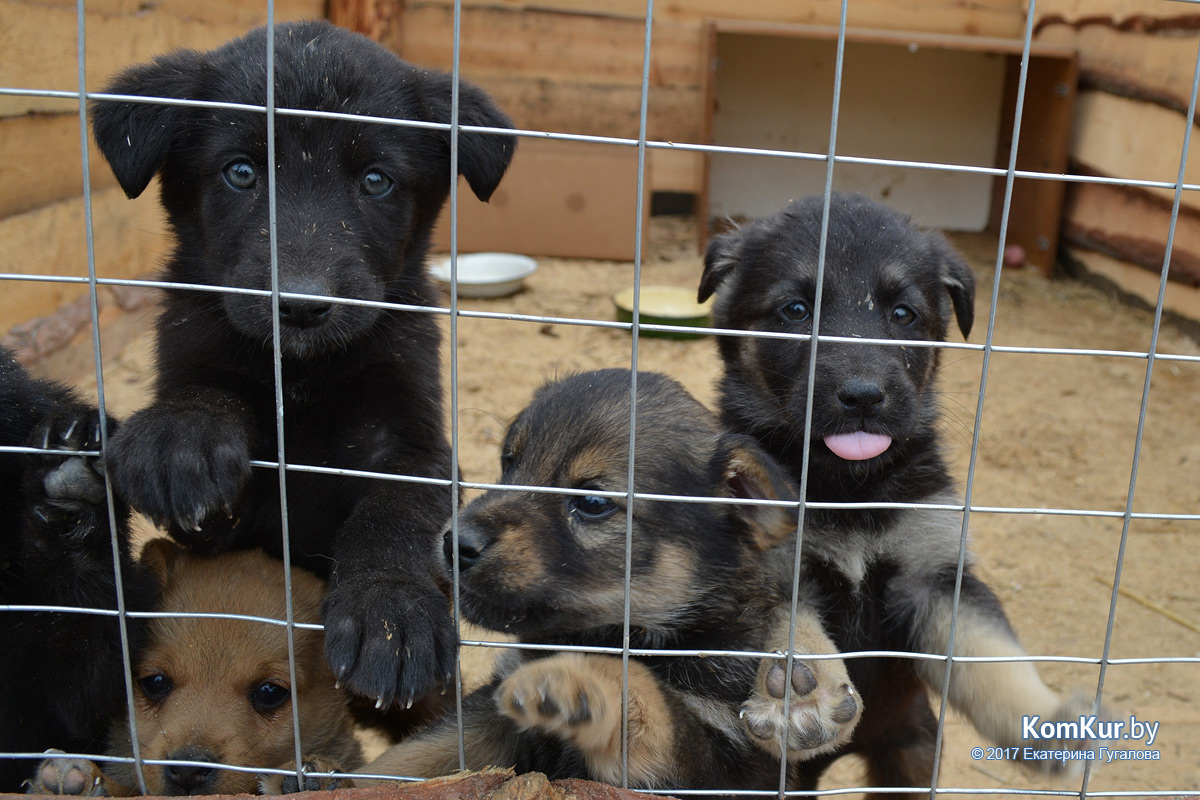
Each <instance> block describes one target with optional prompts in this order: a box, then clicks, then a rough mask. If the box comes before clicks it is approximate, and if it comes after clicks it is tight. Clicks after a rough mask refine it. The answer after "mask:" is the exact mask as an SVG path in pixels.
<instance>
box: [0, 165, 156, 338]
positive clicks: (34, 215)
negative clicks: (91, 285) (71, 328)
mask: <svg viewBox="0 0 1200 800" xmlns="http://www.w3.org/2000/svg"><path fill="white" fill-rule="evenodd" d="M92 217H93V230H94V232H95V253H96V274H97V276H99V277H102V278H134V277H137V276H141V275H145V274H147V273H150V272H153V271H154V270H155V269H156V268H157V267H158V265H159V263H160V261H161V259H162V256H163V254H164V253H165V252H166V250H167V248H168V246H169V243H170V239H169V237H168V235H167V228H166V221H165V219H164V217H163V214H162V210H161V209H160V207H159V205H158V198H157V192H147V193H146V194H144V195H142V196H141V197H139V198H138V199H137V200H127V199H126V198H125V194H124V193H123V192H122V191H121V190H120V189H116V188H113V189H106V190H103V191H100V192H96V193H94V194H93V195H92ZM0 273H4V274H12V273H19V274H30V275H35V276H43V275H56V276H64V275H66V276H86V275H87V247H86V239H85V230H84V215H83V198H81V197H77V198H73V199H71V200H65V201H63V202H60V203H54V204H51V205H48V206H45V207H43V208H39V209H37V210H35V211H30V212H27V213H25V214H17V215H15V216H11V217H9V218H7V219H4V220H0ZM0 286H2V287H3V291H0V331H7V330H8V329H9V328H11V327H12V326H14V325H16V324H18V323H21V322H23V321H25V320H27V319H29V318H31V317H38V316H44V315H46V314H50V313H51V312H53V311H54V310H55V309H57V308H59V307H60V306H62V305H65V304H66V303H68V302H70V301H72V300H74V299H75V298H77V297H80V296H82V295H84V294H85V293H86V292H87V285H86V284H82V283H49V282H44V281H32V280H28V281H26V280H4V281H2V282H0Z"/></svg>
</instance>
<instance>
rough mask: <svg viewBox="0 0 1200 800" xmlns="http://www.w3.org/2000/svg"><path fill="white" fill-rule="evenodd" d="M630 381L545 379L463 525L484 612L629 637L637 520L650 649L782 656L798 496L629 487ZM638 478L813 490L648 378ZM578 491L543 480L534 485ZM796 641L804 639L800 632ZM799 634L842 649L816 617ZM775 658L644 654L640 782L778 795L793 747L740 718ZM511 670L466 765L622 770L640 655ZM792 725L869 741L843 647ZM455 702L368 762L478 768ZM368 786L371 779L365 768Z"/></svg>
mask: <svg viewBox="0 0 1200 800" xmlns="http://www.w3.org/2000/svg"><path fill="white" fill-rule="evenodd" d="M630 381H631V373H630V372H629V371H627V370H603V371H599V372H589V373H584V374H580V375H575V376H573V377H569V378H566V379H564V380H561V381H558V382H556V383H552V384H549V385H547V386H545V387H543V388H542V389H541V390H540V391H538V392H537V394H536V395H535V397H534V399H533V402H532V403H531V404H530V406H529V407H528V408H526V409H525V410H524V411H523V412H522V413H521V414H520V415H519V416H518V417H517V419H516V420H515V421H514V422H513V424H512V426H511V427H510V428H509V431H508V434H507V437H506V439H505V442H504V450H503V456H502V469H503V474H502V476H501V482H502V483H504V484H510V485H512V486H513V487H514V488H513V489H511V490H493V491H490V492H488V493H487V494H485V495H483V496H482V497H480V498H478V499H477V500H475V501H474V502H472V503H471V504H470V505H469V506H468V507H467V508H466V510H465V511H464V512H463V514H462V517H461V520H460V524H459V527H458V542H457V545H458V546H457V550H455V549H454V547H453V537H452V536H451V534H449V533H448V534H447V537H446V547H445V550H446V559H447V567H448V568H449V566H450V564H451V563H452V559H453V558H454V557H455V556H456V555H457V559H458V563H459V568H460V570H461V584H460V587H461V588H460V596H461V599H462V609H463V614H464V616H465V617H466V618H467V619H468V620H469V621H471V622H472V623H475V624H477V625H481V626H483V627H486V628H490V629H493V630H498V631H505V632H508V633H510V634H514V635H516V636H517V637H518V638H519V639H520V641H522V642H526V643H542V644H549V645H555V646H569V645H591V646H606V647H620V646H621V643H622V622H623V619H624V614H625V563H626V526H627V525H628V524H629V523H630V516H632V543H631V547H632V561H631V564H632V572H631V575H630V588H629V625H630V644H631V646H632V647H633V648H650V649H665V650H703V651H710V652H711V651H729V650H735V651H739V650H740V651H754V652H764V651H769V650H771V649H774V648H776V647H779V646H781V645H780V643H778V642H776V641H774V640H773V639H772V638H771V637H772V636H774V635H776V634H777V632H778V630H779V621H780V619H781V617H786V615H787V608H788V607H787V602H788V600H787V596H786V595H785V594H784V593H783V592H782V591H779V590H778V589H777V587H776V585H775V582H774V581H773V580H772V579H771V577H770V576H771V574H772V571H771V570H770V569H769V568H767V566H766V563H767V562H768V561H769V560H771V559H774V558H776V557H777V556H778V554H777V553H774V552H771V551H772V548H774V547H776V546H777V545H779V544H780V543H781V542H783V541H790V540H791V537H792V534H794V532H795V525H796V523H795V514H794V511H793V510H792V509H783V508H780V507H778V506H769V505H754V504H718V503H714V502H706V501H705V500H703V499H701V500H693V501H690V502H672V501H664V500H651V499H637V500H635V501H634V503H633V506H632V508H630V507H629V506H628V505H627V502H626V498H625V497H624V496H610V495H609V494H606V493H612V492H617V493H623V492H625V491H626V487H627V485H628V477H629V473H628V469H629V461H628V459H629V432H630V404H631V397H630ZM636 442H637V443H636V451H635V452H636V458H635V460H634V486H635V487H636V490H637V491H638V492H639V493H648V494H654V495H671V496H684V497H698V498H713V499H716V498H742V499H757V500H788V501H794V500H795V499H796V498H795V493H794V489H793V487H792V484H791V482H790V480H789V479H788V478H787V476H786V474H785V473H784V472H783V471H782V470H781V469H780V468H779V467H778V465H777V464H775V462H774V461H773V460H772V459H771V458H770V457H769V456H767V455H766V454H765V453H764V452H763V451H762V450H761V449H760V448H759V446H758V445H757V444H756V443H755V442H754V441H753V440H752V439H749V438H747V437H743V436H732V435H728V434H726V433H725V432H724V431H723V430H722V429H721V426H720V424H719V423H718V421H717V419H716V417H715V415H713V414H711V413H710V412H708V411H707V410H706V409H705V408H703V407H702V406H701V405H700V404H699V403H698V402H696V400H694V399H693V398H692V397H691V396H690V395H689V394H688V393H687V392H686V391H685V390H684V389H683V388H682V387H681V386H679V385H678V384H677V383H675V382H674V381H672V380H671V379H669V378H667V377H665V376H662V375H658V374H653V373H642V374H639V376H638V390H637V440H636ZM523 486H524V487H556V488H561V489H565V490H572V491H573V492H574V493H571V494H567V493H564V492H556V491H549V492H545V491H531V490H529V489H522V488H519V487H523ZM785 643H786V642H785ZM798 648H799V649H800V650H801V652H806V653H833V652H835V651H834V650H833V648H832V645H831V643H830V642H829V640H828V639H827V638H826V637H825V636H824V634H823V633H822V632H821V629H820V626H819V624H817V622H816V620H815V619H814V618H812V617H811V616H805V617H803V618H802V620H801V629H800V632H799V634H798ZM758 661H759V660H758V659H755V658H741V657H735V656H708V657H696V656H684V655H661V656H646V657H633V658H631V659H630V661H629V703H628V720H629V722H628V779H629V785H630V786H632V787H635V788H642V789H646V788H660V789H672V788H675V789H680V788H683V789H687V788H691V789H699V788H707V789H713V790H718V789H772V788H774V787H775V786H776V785H777V783H778V779H779V761H778V758H777V756H774V755H772V754H770V753H768V752H767V751H766V750H765V749H764V748H760V747H757V746H755V744H754V743H753V742H752V741H751V737H750V735H749V734H748V732H747V726H746V723H745V722H744V721H743V720H742V719H740V718H739V717H740V715H741V713H742V711H743V708H742V706H743V703H744V702H745V701H746V698H747V697H749V696H750V695H751V693H752V690H753V687H754V686H755V684H756V681H757V682H759V683H760V684H762V685H763V686H764V689H763V692H764V694H765V695H766V696H767V698H768V699H767V700H766V701H765V704H766V706H768V708H767V709H765V711H767V712H769V713H764V709H763V708H760V707H758V706H757V705H753V704H752V707H751V708H750V709H748V710H749V711H750V712H751V713H752V714H758V715H759V716H765V717H766V718H767V719H768V721H770V722H771V723H774V721H775V719H776V718H778V717H779V716H780V714H781V712H780V710H779V709H778V708H775V707H774V706H777V705H778V700H776V699H775V698H772V697H770V692H769V691H768V689H767V688H766V684H768V683H771V684H772V685H773V686H774V685H779V686H778V687H777V688H781V684H782V681H783V673H782V671H781V670H772V669H771V668H770V666H769V665H768V666H766V667H765V668H762V669H760V665H759V663H758ZM497 675H498V677H497V678H496V679H495V680H494V681H493V682H492V683H491V684H490V685H488V686H486V687H484V688H483V689H480V690H478V691H476V692H474V693H472V694H470V695H469V696H468V697H467V698H466V699H465V701H464V709H463V718H464V723H465V744H466V762H467V763H466V765H467V767H469V768H480V767H483V766H487V765H503V766H510V765H515V766H516V768H517V769H518V770H538V771H541V772H545V773H547V774H549V775H550V776H551V777H583V778H590V779H593V780H600V781H606V782H610V783H619V782H620V781H621V779H622V755H621V751H622V732H621V720H622V714H623V710H622V662H621V659H620V658H619V657H617V656H612V655H603V654H594V653H586V654H581V653H562V652H558V653H554V652H551V653H547V652H545V651H530V650H513V651H508V652H507V653H506V655H505V656H503V657H502V658H501V659H500V665H499V667H498V670H497ZM793 684H794V685H796V686H797V687H798V688H799V689H800V691H798V692H797V697H796V702H795V704H794V708H793V709H792V710H793V712H794V713H793V715H792V720H793V722H792V724H793V726H794V727H795V729H796V730H795V734H796V737H797V739H804V740H805V741H806V742H807V747H806V748H805V750H806V751H807V752H806V755H811V756H815V755H818V754H821V753H827V752H832V751H835V750H836V749H837V748H838V747H839V746H841V744H842V743H843V742H845V741H847V740H848V739H849V736H850V733H851V731H852V730H853V727H854V724H855V722H856V721H857V718H858V716H859V713H860V704H859V702H858V699H857V697H856V695H855V693H854V691H853V689H852V686H851V684H850V683H849V681H848V679H847V676H846V671H845V667H844V666H843V664H842V662H841V661H840V660H837V659H833V660H810V661H807V662H805V661H803V660H797V661H796V669H795V672H794V675H793ZM455 725H456V720H455V717H454V715H449V716H447V717H446V718H444V719H443V720H442V721H440V722H438V723H435V724H434V725H433V726H432V727H430V728H429V729H427V730H425V731H424V732H422V733H420V734H418V735H416V736H414V737H412V738H410V739H408V740H405V741H403V742H401V743H400V744H399V745H397V746H396V747H394V748H393V749H392V750H390V751H388V752H387V753H385V754H384V755H383V756H381V757H380V758H379V759H378V760H377V761H375V762H374V763H372V764H369V765H368V766H366V767H364V768H363V769H362V770H361V771H362V772H363V773H367V774H390V775H413V776H422V777H426V776H433V775H440V774H445V773H447V772H452V771H454V770H457V769H458V768H459V762H458V739H457V734H456V729H455ZM360 783H361V781H360Z"/></svg>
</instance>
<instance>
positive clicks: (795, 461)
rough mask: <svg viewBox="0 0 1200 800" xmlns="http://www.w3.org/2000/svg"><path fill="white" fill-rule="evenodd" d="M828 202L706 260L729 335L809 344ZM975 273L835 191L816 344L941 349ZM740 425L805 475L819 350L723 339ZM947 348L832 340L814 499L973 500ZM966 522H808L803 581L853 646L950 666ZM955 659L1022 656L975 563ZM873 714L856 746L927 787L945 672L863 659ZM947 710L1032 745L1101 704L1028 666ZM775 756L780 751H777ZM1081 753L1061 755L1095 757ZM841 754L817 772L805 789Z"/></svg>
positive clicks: (962, 322)
mask: <svg viewBox="0 0 1200 800" xmlns="http://www.w3.org/2000/svg"><path fill="white" fill-rule="evenodd" d="M823 205H824V200H823V198H822V197H811V198H807V199H804V200H800V201H797V202H793V203H792V204H790V205H789V206H788V207H787V208H786V209H785V210H784V211H782V212H780V213H779V214H776V215H774V216H772V217H768V218H766V219H762V220H758V221H755V222H752V223H749V224H747V225H745V226H744V227H742V228H741V229H739V230H737V231H734V232H732V233H728V234H725V235H721V236H717V237H715V238H714V239H713V241H712V242H711V243H710V244H709V247H708V251H707V253H706V255H705V269H704V274H703V277H702V279H701V283H700V292H699V296H700V298H701V299H702V300H703V299H706V298H707V297H709V296H710V295H711V294H713V293H714V292H715V291H717V290H718V288H719V289H720V292H719V295H718V300H717V304H716V308H715V311H714V318H715V323H716V325H717V326H719V327H722V328H732V329H742V330H749V331H765V332H788V333H797V334H807V333H811V332H812V322H813V309H814V303H815V295H816V274H817V260H818V248H819V241H820V235H821V215H822V210H823ZM974 292H975V277H974V275H973V273H972V272H971V269H970V267H968V266H967V264H966V263H965V262H964V261H963V259H962V258H961V256H959V255H958V253H956V252H955V251H954V249H953V248H952V247H951V246H950V245H949V244H948V243H947V242H946V240H945V239H944V238H943V237H942V236H941V235H940V234H938V233H936V232H922V231H919V230H917V229H916V228H915V227H913V225H912V224H911V223H910V222H909V220H908V218H907V217H905V216H904V215H902V214H899V213H897V212H896V211H893V210H891V209H888V208H886V207H884V206H882V205H879V204H878V203H875V202H872V201H870V200H868V199H866V198H863V197H860V196H847V195H838V194H835V195H834V196H833V197H832V200H831V206H830V213H829V233H828V243H827V250H826V262H825V280H824V287H823V294H822V299H821V316H820V328H819V333H820V334H821V335H822V336H840V337H855V338H870V339H883V340H888V339H902V340H919V341H928V342H937V341H943V340H944V339H945V337H946V332H947V327H948V325H949V323H950V319H951V314H952V313H953V315H954V316H955V317H957V320H958V325H959V328H960V330H961V331H962V333H963V335H964V336H965V335H967V334H968V333H969V332H970V330H971V323H972V321H973V317H974ZM719 347H720V352H721V356H722V358H723V359H724V362H725V374H724V377H723V378H722V379H721V383H720V390H721V408H722V416H723V419H724V421H725V423H726V424H728V425H729V426H730V427H731V428H732V429H734V430H736V431H740V432H742V433H746V434H750V435H752V436H754V437H755V438H756V439H758V440H759V441H760V442H761V443H762V444H763V445H764V447H765V448H766V449H767V450H768V452H770V453H771V454H773V455H774V456H775V457H776V458H778V459H779V460H780V461H781V462H782V463H784V464H785V465H786V466H788V467H789V468H791V469H792V470H793V472H794V474H796V475H797V476H798V475H799V471H800V468H801V459H802V458H803V455H804V450H803V443H804V422H805V411H806V397H807V381H808V374H809V366H808V365H809V352H810V350H809V347H810V343H809V342H808V341H803V340H798V339H772V338H750V337H732V336H727V337H722V338H721V339H720V340H719ZM938 355H939V352H938V349H937V348H931V347H920V346H917V347H913V346H889V345H882V344H867V345H859V344H856V343H853V342H850V343H837V342H828V341H820V342H819V344H818V349H817V365H816V385H815V389H814V395H813V407H812V435H811V446H810V448H809V453H808V455H809V472H808V490H807V499H808V500H809V501H820V502H870V503H883V502H902V503H905V502H907V503H934V504H961V499H960V498H959V497H958V496H957V495H956V493H955V490H954V486H953V481H952V480H951V477H950V474H949V472H948V470H947V467H946V463H945V459H944V457H943V454H942V449H941V446H940V444H939V441H938V433H937V423H938V413H939V412H938V406H937V402H936V395H935V384H934V381H935V375H936V372H937V365H938ZM961 530H962V514H961V513H959V512H949V511H935V510H929V509H903V510H891V509H855V510H828V509H813V508H810V509H808V510H807V516H806V524H805V537H804V545H805V560H806V564H805V568H806V585H808V586H810V587H812V586H815V587H818V591H817V594H818V595H819V596H820V598H821V600H819V601H818V602H821V603H822V604H823V608H822V610H823V612H824V619H825V621H826V625H827V626H828V630H829V633H830V635H831V636H832V637H833V639H834V641H835V642H836V643H837V645H838V647H839V649H840V650H841V651H842V652H848V651H852V650H896V651H911V652H923V653H933V654H938V653H941V654H944V653H946V652H947V650H948V647H949V634H950V625H951V618H952V597H953V592H954V583H955V573H956V567H957V562H958V550H959V540H960V535H961ZM954 652H955V655H957V656H1020V655H1023V654H1024V653H1023V650H1022V649H1021V647H1020V645H1019V644H1018V643H1017V640H1016V637H1015V635H1014V634H1013V631H1012V629H1011V627H1010V626H1009V623H1008V620H1007V619H1006V617H1005V615H1004V612H1003V610H1002V609H1001V606H1000V603H999V601H998V600H997V598H996V596H995V595H994V594H993V593H992V591H991V590H990V589H989V588H988V587H987V586H986V585H984V584H983V583H982V582H981V581H980V580H979V579H978V578H977V577H976V576H975V575H974V573H973V572H972V569H971V566H970V564H969V563H968V564H967V565H966V568H965V571H964V574H963V578H962V595H961V599H960V604H959V608H958V628H957V638H956V642H955V649H954ZM847 665H848V667H849V671H850V675H851V677H852V679H853V681H854V684H855V686H857V687H858V689H859V691H861V692H862V694H863V700H864V705H865V707H866V710H865V712H864V714H863V720H862V723H861V724H860V725H859V727H858V729H857V730H856V731H855V736H854V741H853V742H852V743H851V745H850V746H849V747H848V748H847V749H846V750H845V751H844V752H861V753H863V754H864V755H865V756H866V758H867V763H868V772H869V780H870V781H871V783H872V784H874V785H879V786H894V785H900V786H928V785H929V781H930V776H931V771H932V760H933V744H934V741H935V735H936V727H937V720H936V719H935V717H934V715H933V713H932V711H931V710H930V707H929V700H928V696H927V688H926V687H930V688H932V689H933V690H934V691H940V690H941V687H942V681H943V670H944V662H941V661H930V660H911V659H849V660H848V661H847ZM950 702H951V703H952V704H953V705H954V706H955V707H957V708H958V709H960V710H961V711H963V712H965V713H966V715H967V716H968V717H969V718H970V719H971V722H972V723H973V724H974V725H975V727H976V728H977V729H978V730H979V731H980V732H981V733H983V734H984V735H986V736H988V737H989V738H991V739H992V740H994V741H996V742H997V743H1000V744H1004V745H1017V744H1021V743H1022V741H1023V740H1022V739H1021V716H1022V715H1023V714H1036V715H1041V716H1042V718H1043V719H1048V720H1077V719H1078V717H1079V715H1080V714H1086V713H1090V710H1091V709H1090V702H1089V701H1087V700H1085V699H1083V698H1079V699H1076V700H1074V701H1068V702H1064V700H1063V699H1062V698H1060V697H1059V695H1058V694H1057V693H1055V692H1054V691H1052V690H1051V689H1049V688H1048V687H1047V686H1046V685H1045V684H1044V683H1043V682H1042V680H1041V679H1040V678H1039V676H1038V674H1037V671H1036V669H1035V668H1034V666H1033V665H1032V664H1031V663H1027V662H1026V663H1017V662H1012V663H990V664H989V663H973V664H963V663H956V664H955V665H954V667H953V671H952V673H951V683H950ZM776 746H777V745H776ZM1081 746H1082V744H1081V743H1078V742H1076V743H1073V744H1069V745H1063V743H1059V744H1058V745H1052V744H1051V743H1048V742H1041V743H1039V747H1045V748H1047V749H1055V747H1057V748H1058V749H1066V748H1067V747H1081ZM834 758H836V756H829V757H826V758H824V759H821V758H818V759H814V760H812V761H809V762H806V763H805V764H804V765H802V767H803V769H804V771H805V774H806V776H807V782H808V785H807V787H804V788H814V787H815V786H816V782H817V778H818V777H819V776H820V774H821V771H822V770H823V769H824V768H825V766H827V765H828V763H829V762H831V761H832V760H833V759H834Z"/></svg>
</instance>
